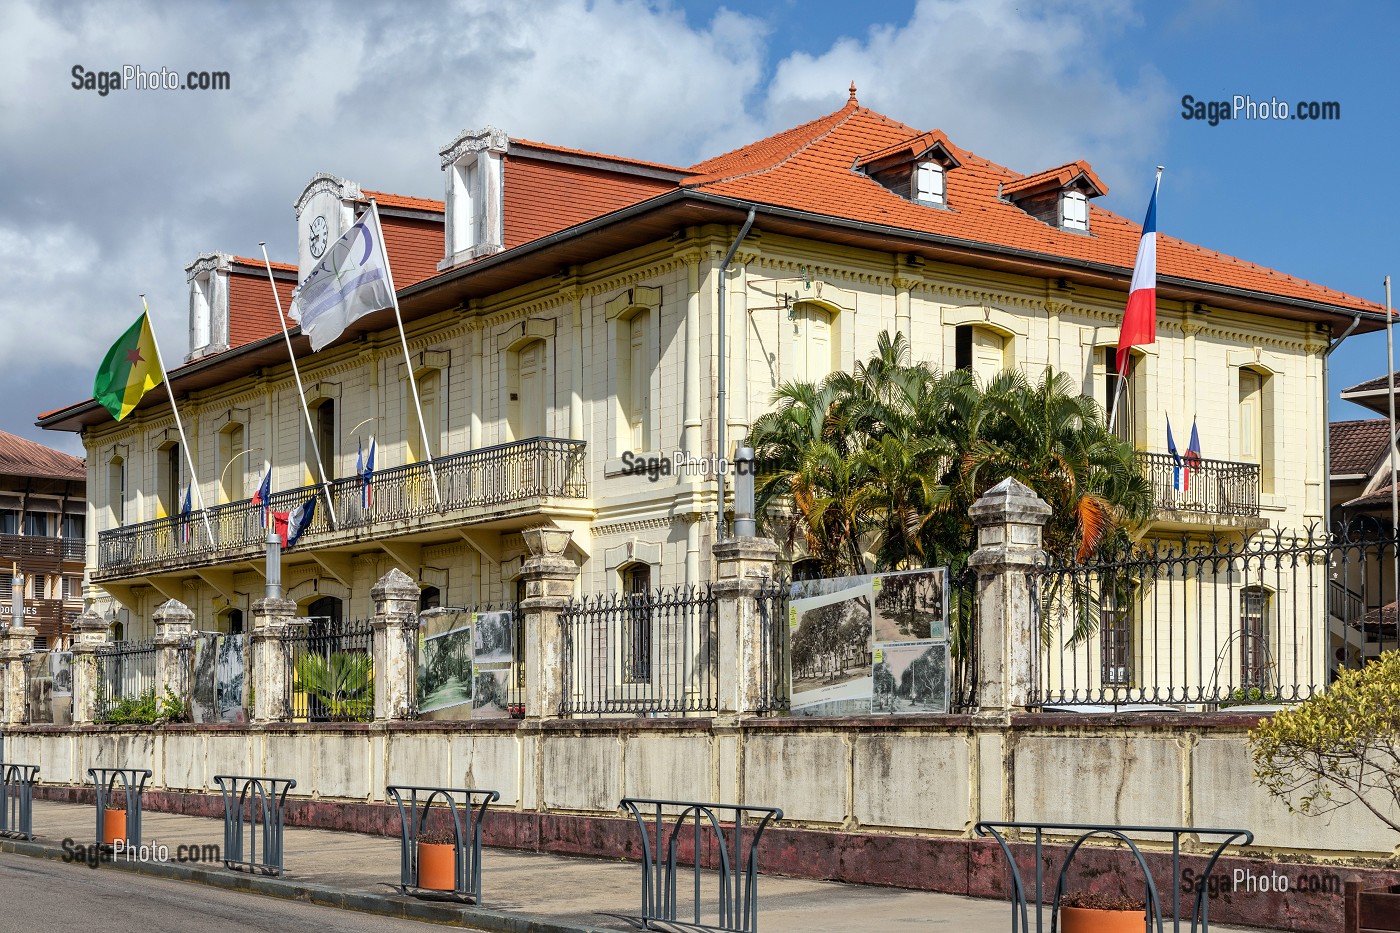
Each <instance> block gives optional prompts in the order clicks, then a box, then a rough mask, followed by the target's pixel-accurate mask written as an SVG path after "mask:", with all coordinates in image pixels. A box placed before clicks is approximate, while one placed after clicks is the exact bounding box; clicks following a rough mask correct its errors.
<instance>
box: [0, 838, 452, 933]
mask: <svg viewBox="0 0 1400 933" xmlns="http://www.w3.org/2000/svg"><path fill="white" fill-rule="evenodd" d="M0 905H3V906H0V929H3V930H45V931H54V933H65V931H69V930H101V931H104V933H190V931H191V930H208V931H211V933H267V931H270V930H275V931H277V933H327V931H330V930H335V931H337V933H340V931H344V933H431V931H432V930H435V929H437V930H441V929H443V928H442V927H439V926H433V925H430V924H425V923H416V922H414V921H412V920H396V919H392V918H389V917H375V916H370V915H368V914H359V913H355V912H353V911H348V910H336V909H335V908H333V907H317V906H314V905H312V904H302V903H299V902H297V901H284V900H278V899H277V898H271V897H260V896H258V895H256V894H241V893H238V892H233V891H223V890H220V889H218V888H211V887H206V886H205V885H199V884H188V883H185V882H182V881H166V880H165V879H163V878H152V877H149V876H146V875H137V874H135V873H132V872H126V871H119V870H116V869H112V868H98V869H91V868H84V867H82V866H81V865H65V864H64V863H62V862H50V861H46V860H43V859H35V858H26V857H24V856H22V855H10V854H0Z"/></svg>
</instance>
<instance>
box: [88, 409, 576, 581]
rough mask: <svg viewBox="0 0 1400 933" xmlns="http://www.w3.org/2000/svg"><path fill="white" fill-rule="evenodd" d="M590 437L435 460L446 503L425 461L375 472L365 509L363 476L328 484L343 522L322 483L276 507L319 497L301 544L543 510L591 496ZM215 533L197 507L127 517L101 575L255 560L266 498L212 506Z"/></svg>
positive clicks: (111, 577) (534, 441)
mask: <svg viewBox="0 0 1400 933" xmlns="http://www.w3.org/2000/svg"><path fill="white" fill-rule="evenodd" d="M586 447H587V444H586V443H585V442H584V441H571V440H563V439H560V438H552V437H537V438H531V439H529V440H524V441H517V442H515V443H511V444H500V445H498V446H496V447H486V448H483V449H481V450H472V451H468V452H466V453H460V454H452V455H450V456H445V457H438V458H436V459H435V460H433V467H434V468H435V470H436V471H437V485H438V491H439V493H440V495H441V497H442V502H441V506H439V505H438V504H437V502H435V500H434V497H433V483H432V477H431V474H430V473H429V470H428V465H427V463H412V464H409V465H407V466H401V467H392V468H389V469H385V470H376V471H375V473H374V483H373V487H372V491H373V496H372V502H371V504H370V506H369V508H364V507H363V505H362V502H361V490H362V488H363V487H362V483H361V481H360V479H359V477H356V476H350V477H345V478H342V479H338V480H334V481H333V482H332V483H331V484H330V497H331V502H332V503H333V504H334V506H335V514H336V516H337V517H338V519H339V522H338V524H335V523H332V521H331V512H330V510H329V509H327V508H326V493H325V491H324V490H323V489H322V488H321V487H319V486H303V487H301V488H299V489H291V490H285V491H282V492H274V493H273V494H272V496H271V503H270V506H269V507H270V508H271V509H272V510H274V511H278V512H286V511H289V510H291V509H293V508H295V507H296V506H298V505H300V504H301V503H302V502H304V501H306V499H308V498H310V497H312V496H314V497H316V499H317V505H316V514H315V516H314V517H313V519H312V521H311V526H310V527H309V528H308V529H307V530H306V531H305V532H303V533H302V537H301V539H300V540H299V541H298V542H297V550H298V551H300V550H307V549H316V548H324V547H331V546H336V545H343V544H349V543H354V542H357V541H363V540H376V539H379V538H387V537H393V536H398V535H406V534H413V533H415V532H418V531H422V530H429V529H432V528H436V527H440V526H442V527H446V526H455V525H461V524H467V523H473V522H481V521H488V520H492V519H500V518H502V517H503V516H529V515H539V514H540V513H541V512H542V511H545V510H547V509H548V507H549V505H550V503H551V502H552V501H553V500H559V499H563V500H581V499H587V498H588V482H587V479H586V474H585V472H584V466H585V461H584V453H585V449H586ZM208 515H209V524H210V528H211V530H212V532H213V541H212V542H211V541H210V540H209V534H208V533H207V532H206V531H205V527H204V520H203V518H202V516H201V514H200V513H198V512H195V513H192V514H191V515H190V516H188V518H187V519H184V520H182V519H181V518H179V517H167V518H161V519H157V520H155V521H151V522H143V523H141V524H139V525H127V526H124V527H121V528H113V529H111V530H110V531H103V532H101V533H100V534H99V535H98V548H97V562H98V563H97V569H96V570H95V571H94V572H93V579H94V581H96V582H103V581H116V580H120V579H122V578H125V577H131V576H140V575H143V574H150V573H163V572H166V571H170V570H179V569H184V568H191V567H199V566H205V565H209V564H216V563H225V562H229V561H237V560H250V561H251V560H259V559H261V556H262V555H263V554H264V553H265V551H266V548H267V544H266V542H267V532H266V531H265V530H264V528H263V523H262V506H261V505H254V504H253V502H252V500H251V499H244V500H242V501H239V502H230V503H227V504H225V505H219V506H215V507H213V508H211V509H209V510H208Z"/></svg>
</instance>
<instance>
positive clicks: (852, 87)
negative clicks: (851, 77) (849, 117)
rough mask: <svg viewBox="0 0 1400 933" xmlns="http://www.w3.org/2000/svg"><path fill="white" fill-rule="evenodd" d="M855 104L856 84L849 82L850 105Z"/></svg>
mask: <svg viewBox="0 0 1400 933" xmlns="http://www.w3.org/2000/svg"><path fill="white" fill-rule="evenodd" d="M855 102H856V83H855V81H852V82H851V103H853V104H854V103H855Z"/></svg>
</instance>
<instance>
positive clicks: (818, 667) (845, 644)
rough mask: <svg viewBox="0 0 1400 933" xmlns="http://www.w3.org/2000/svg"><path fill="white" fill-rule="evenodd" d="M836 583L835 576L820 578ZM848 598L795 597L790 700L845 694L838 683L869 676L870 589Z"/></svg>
mask: <svg viewBox="0 0 1400 933" xmlns="http://www.w3.org/2000/svg"><path fill="white" fill-rule="evenodd" d="M823 582H835V581H823ZM855 592H856V593H858V594H859V595H856V596H853V597H851V598H848V599H839V598H838V599H834V600H830V601H823V600H821V599H818V600H816V602H818V603H819V604H817V605H811V604H810V603H809V605H808V606H806V607H804V606H802V605H801V602H800V601H798V600H794V603H793V605H794V609H795V610H796V611H797V622H796V625H795V626H794V627H793V629H792V692H793V704H794V706H796V705H799V704H801V703H802V702H803V699H802V698H803V697H804V696H807V697H810V699H813V700H816V699H823V698H827V699H833V700H834V699H846V698H848V697H846V695H845V694H846V691H844V690H843V689H842V688H843V687H847V686H849V685H853V684H855V683H856V682H858V681H861V680H865V679H867V678H869V676H870V590H869V588H868V587H862V588H859V589H856V590H855Z"/></svg>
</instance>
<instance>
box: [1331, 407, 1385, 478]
mask: <svg viewBox="0 0 1400 933" xmlns="http://www.w3.org/2000/svg"><path fill="white" fill-rule="evenodd" d="M1327 432H1328V438H1329V441H1330V443H1329V445H1328V454H1329V456H1330V457H1331V460H1332V466H1331V471H1332V472H1333V473H1336V474H1338V475H1348V474H1356V473H1369V472H1371V468H1372V467H1374V466H1375V465H1376V463H1377V462H1378V461H1379V460H1380V458H1381V454H1382V453H1384V452H1385V450H1386V440H1387V438H1389V437H1390V419H1389V418H1367V419H1364V420H1362V421H1333V422H1332V423H1331V424H1329V425H1327Z"/></svg>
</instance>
